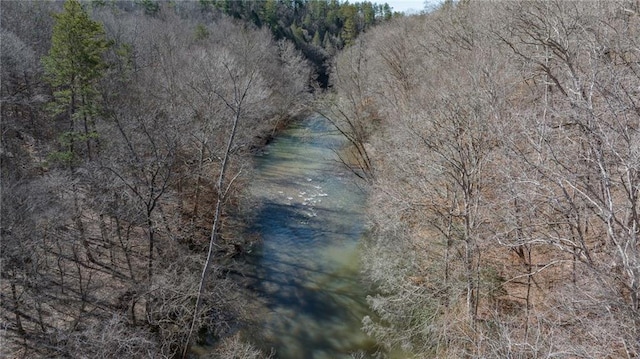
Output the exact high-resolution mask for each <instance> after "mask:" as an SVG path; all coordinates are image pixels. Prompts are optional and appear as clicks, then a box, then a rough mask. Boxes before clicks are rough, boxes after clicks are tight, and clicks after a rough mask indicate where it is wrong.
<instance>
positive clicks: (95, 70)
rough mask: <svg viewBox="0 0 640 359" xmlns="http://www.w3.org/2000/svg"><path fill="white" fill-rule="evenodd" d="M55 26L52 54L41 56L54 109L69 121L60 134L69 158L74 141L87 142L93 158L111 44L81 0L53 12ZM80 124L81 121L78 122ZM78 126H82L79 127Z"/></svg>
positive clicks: (70, 1)
mask: <svg viewBox="0 0 640 359" xmlns="http://www.w3.org/2000/svg"><path fill="white" fill-rule="evenodd" d="M54 18H55V21H56V23H55V25H54V28H53V34H52V38H51V49H50V50H49V54H48V55H46V56H44V57H43V58H42V63H43V65H44V69H45V72H46V74H47V80H48V82H49V84H50V85H51V86H52V87H53V89H54V92H53V97H54V99H53V101H52V103H51V110H52V113H53V114H54V115H63V116H64V118H65V119H66V120H67V121H68V131H66V132H64V133H63V134H62V136H61V142H62V144H63V145H64V146H65V147H66V148H65V149H64V151H63V152H61V153H62V154H63V155H64V157H65V158H66V159H67V160H71V159H73V157H75V155H76V153H75V150H77V149H74V143H75V142H77V141H84V142H85V143H86V149H87V156H88V157H89V158H91V139H92V138H95V137H96V135H97V134H96V133H95V130H94V125H93V121H95V118H96V116H97V113H98V107H99V106H98V101H99V97H100V95H99V92H98V91H97V89H96V85H97V83H98V81H99V80H100V79H101V78H102V77H103V76H104V70H105V69H106V67H107V64H106V62H105V61H104V59H103V54H104V52H105V51H106V50H107V48H108V47H109V45H110V43H109V42H108V41H107V40H106V39H105V32H104V29H103V27H102V24H100V23H99V22H96V21H94V20H92V19H91V18H90V17H89V14H87V12H86V11H85V10H84V9H83V7H82V5H81V4H80V2H79V1H78V0H67V2H65V4H64V10H63V11H62V12H61V13H59V14H55V15H54ZM78 123H80V124H78ZM79 125H81V126H82V128H80V129H78V127H79Z"/></svg>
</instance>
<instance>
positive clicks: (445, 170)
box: [331, 0, 640, 358]
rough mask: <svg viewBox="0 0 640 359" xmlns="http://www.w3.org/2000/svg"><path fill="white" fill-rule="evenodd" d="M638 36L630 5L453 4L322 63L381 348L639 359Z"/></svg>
mask: <svg viewBox="0 0 640 359" xmlns="http://www.w3.org/2000/svg"><path fill="white" fill-rule="evenodd" d="M638 39H640V8H638V4H637V3H634V2H630V1H586V2H575V1H553V0H552V1H526V2H487V1H457V2H445V3H444V4H443V5H442V6H441V8H439V9H438V10H437V11H433V12H431V13H428V14H423V15H420V16H411V17H404V18H397V19H394V20H392V21H390V22H387V23H385V24H382V25H380V26H377V27H375V28H373V29H372V30H371V31H369V32H367V33H365V34H363V35H362V36H360V37H359V38H358V39H357V41H356V43H355V44H354V45H353V46H351V47H349V48H347V49H345V50H344V51H342V52H341V53H340V54H339V55H338V56H337V58H336V61H335V65H334V73H333V74H332V76H331V79H332V81H333V83H332V88H333V89H334V90H335V92H336V95H335V96H336V99H337V100H336V101H335V108H334V112H336V113H338V114H340V116H338V117H336V121H337V124H338V126H340V127H341V128H342V129H344V130H345V131H346V132H347V134H348V137H349V138H350V139H353V141H356V142H357V147H358V148H360V149H362V150H363V151H360V152H358V154H359V155H360V156H361V158H360V159H359V161H356V162H361V163H365V164H366V167H365V166H363V169H367V175H366V178H367V181H368V182H369V183H370V200H369V204H368V217H369V220H370V222H371V235H370V236H368V238H367V239H366V240H365V242H364V243H363V247H364V248H365V254H364V258H363V265H364V276H365V277H366V278H367V280H368V281H369V282H370V284H371V286H372V288H373V289H374V292H375V293H377V294H375V295H372V296H370V297H369V305H370V307H371V308H372V310H373V311H374V312H375V314H376V318H365V319H364V321H363V325H364V330H365V331H366V332H367V333H369V334H370V335H372V336H373V337H374V338H376V339H377V340H378V342H379V343H380V345H384V346H385V347H387V348H388V349H390V350H394V349H396V350H405V351H406V352H407V357H416V358H551V357H558V358H633V357H637V356H638V355H640V341H638V333H640V301H639V299H638V298H639V295H640V243H639V241H638V240H639V239H640V238H639V235H640V231H639V229H640V216H639V213H640V212H639V210H640V207H639V206H640V200H639V198H640V152H639V151H638V145H639V144H640V111H638V109H639V107H638V99H639V98H640V92H639V90H638V89H640V76H639V74H640V67H639V64H640V52H638V49H639V48H640V43H639V42H638ZM409 353H411V354H409Z"/></svg>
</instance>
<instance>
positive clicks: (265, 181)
mask: <svg viewBox="0 0 640 359" xmlns="http://www.w3.org/2000/svg"><path fill="white" fill-rule="evenodd" d="M344 145H345V140H344V138H343V137H342V136H340V135H339V134H338V133H337V132H336V131H335V129H333V128H332V126H331V124H330V123H329V122H328V121H327V120H326V119H325V118H323V117H322V116H320V115H314V116H311V117H309V118H307V119H306V120H304V121H302V122H301V123H299V124H297V125H294V126H292V127H290V128H289V129H288V130H286V131H285V132H284V133H282V134H281V135H279V136H278V137H277V138H276V139H275V140H274V141H273V142H272V143H271V144H270V145H269V146H267V148H266V151H265V153H264V154H262V155H261V156H259V157H258V158H257V159H256V161H257V171H256V176H255V177H254V178H253V179H252V182H251V185H250V193H251V196H252V197H253V198H254V199H255V200H256V201H257V202H258V203H259V204H260V205H259V209H258V213H257V216H256V220H255V223H254V224H253V228H252V230H253V231H254V232H255V233H259V234H260V236H261V239H262V242H261V244H260V246H258V247H257V248H255V249H254V250H253V252H252V253H251V255H250V256H249V264H250V267H251V271H250V272H251V274H250V277H252V278H254V281H253V284H252V285H251V288H252V289H253V290H254V291H256V293H257V294H258V295H259V296H260V297H261V298H262V299H263V302H264V309H265V310H264V311H258V313H259V314H258V313H257V318H256V321H255V323H254V325H252V326H251V328H247V329H245V330H244V335H243V336H244V337H245V338H246V339H249V340H250V341H253V343H254V345H256V346H258V347H260V348H262V349H263V350H266V351H267V352H269V351H270V350H271V349H274V350H275V352H276V355H275V358H280V359H289V358H295V359H301V358H304V359H312V358H313V359H320V358H332V359H335V358H350V357H351V356H350V354H351V353H355V352H368V353H371V352H372V351H373V350H374V349H373V348H374V346H375V345H374V344H375V343H374V342H372V341H371V339H370V338H368V337H367V336H366V335H365V334H364V333H362V331H361V330H360V327H361V320H362V317H363V316H365V315H367V314H368V310H367V306H366V302H365V298H366V292H365V290H364V288H363V287H362V286H361V285H360V283H359V281H358V273H359V269H358V241H359V239H360V237H361V236H362V235H363V230H364V224H363V213H362V209H363V206H364V201H365V193H364V192H363V191H362V190H361V189H360V188H359V187H358V186H357V182H356V179H355V176H354V175H353V174H352V173H350V172H349V171H348V170H346V169H345V168H344V167H343V166H342V165H341V164H340V163H339V162H338V161H337V155H336V154H335V152H334V151H335V150H336V149H339V148H340V147H342V146H344Z"/></svg>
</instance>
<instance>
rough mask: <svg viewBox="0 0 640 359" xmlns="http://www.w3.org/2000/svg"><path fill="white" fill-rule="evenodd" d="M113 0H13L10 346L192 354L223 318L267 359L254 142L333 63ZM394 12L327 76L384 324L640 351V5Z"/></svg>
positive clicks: (535, 354) (4, 36) (508, 351)
mask: <svg viewBox="0 0 640 359" xmlns="http://www.w3.org/2000/svg"><path fill="white" fill-rule="evenodd" d="M106 3H107V2H101V1H94V2H83V4H84V5H83V6H84V7H83V8H82V9H83V10H82V11H80V10H78V9H80V8H79V7H75V8H74V7H73V6H74V4H77V2H76V1H74V0H69V1H67V2H66V3H65V5H64V7H63V3H62V2H53V1H51V2H50V1H2V2H1V3H0V10H1V13H0V19H1V29H0V31H1V33H0V35H1V42H0V46H1V48H0V55H1V80H2V81H1V84H0V96H1V101H2V102H1V112H0V116H1V134H2V143H1V146H0V158H1V167H0V169H1V171H2V173H1V178H2V204H1V205H2V208H1V210H2V218H1V221H2V223H1V228H0V230H1V236H2V238H1V241H0V243H1V251H2V253H1V254H2V278H1V282H0V288H1V295H2V297H1V303H2V305H1V310H2V311H1V314H2V327H0V336H1V342H0V356H2V357H15V358H35V357H89V358H144V357H148V358H176V357H181V356H182V355H183V353H185V349H186V348H187V347H189V346H190V345H191V344H193V343H197V342H198V340H199V339H198V338H202V337H203V336H202V335H200V334H205V332H207V333H209V335H210V336H214V337H218V338H225V339H224V340H222V341H221V342H220V343H219V344H220V345H219V346H218V348H217V351H215V352H212V353H210V354H209V356H210V357H221V358H257V357H260V356H261V353H259V352H258V351H257V350H256V349H255V348H253V347H251V345H250V344H249V343H243V342H242V341H241V340H240V338H238V337H237V336H233V335H231V333H233V326H234V325H235V323H238V322H239V321H241V320H242V318H246V317H248V316H251V315H252V313H251V310H252V308H251V306H250V305H249V303H248V302H246V301H245V296H244V293H243V289H242V286H241V285H239V284H238V283H237V282H234V281H233V280H230V279H229V278H228V276H227V275H226V274H225V273H226V272H227V271H228V270H229V263H231V262H232V261H231V260H230V258H233V257H234V256H235V255H237V254H239V253H240V252H242V251H243V250H244V248H246V246H247V245H248V244H249V242H250V241H252V240H253V239H252V238H250V237H247V236H238V235H237V233H239V232H238V230H237V229H238V228H241V227H242V223H241V222H242V213H244V211H243V209H244V208H246V206H247V205H249V204H248V203H246V200H245V198H244V197H243V195H242V187H243V183H244V182H245V181H247V180H248V179H249V178H250V173H251V163H250V158H251V152H252V149H254V148H255V147H256V146H257V147H259V146H262V145H264V143H265V141H266V137H267V136H268V135H269V134H271V133H274V132H275V131H277V130H278V128H281V126H283V125H285V124H286V123H288V122H289V121H290V120H291V119H292V118H295V117H296V116H298V115H300V114H301V113H303V112H304V105H305V103H309V102H310V100H311V94H310V91H309V90H310V88H309V86H310V83H311V79H312V78H313V75H312V69H311V67H310V66H309V64H308V62H307V61H306V60H305V59H304V58H303V57H302V56H301V55H300V54H299V53H298V52H297V51H296V50H295V48H294V45H293V43H291V42H288V41H286V40H281V41H276V40H274V37H273V33H270V32H269V29H267V28H262V29H260V28H259V27H258V26H254V25H251V24H248V23H247V22H246V21H244V22H243V21H239V20H237V19H231V18H230V17H228V16H226V15H224V13H222V12H203V11H201V10H202V9H201V8H199V3H198V2H195V1H193V2H175V3H174V2H154V1H144V0H143V1H139V2H133V1H132V2H117V3H118V6H107V5H105V4H106ZM201 3H202V4H205V5H207V4H208V5H211V4H209V3H208V2H206V1H204V2H201ZM313 3H314V4H315V5H318V4H319V2H317V1H315V2H313ZM176 4H177V5H176ZM156 5H157V6H158V7H156ZM208 5H207V6H208ZM315 5H314V6H315ZM67 6H68V7H67ZM318 7H319V5H318ZM347 7H348V8H349V9H350V12H349V13H350V14H351V15H353V16H357V8H355V7H349V6H347ZM347 7H345V8H347ZM370 8H372V9H373V7H370ZM249 10H250V9H249ZM64 13H66V14H72V13H73V14H75V15H74V16H67V17H65V16H64V15H56V16H52V14H64ZM83 14H85V15H86V16H85V15H83ZM272 15H273V14H272ZM388 15H389V16H386V20H388V21H386V22H383V23H376V24H375V26H373V25H371V27H367V28H366V29H367V31H366V32H365V33H362V34H360V35H359V36H358V37H354V36H355V35H354V34H353V33H352V32H348V33H347V35H349V36H350V37H348V39H349V41H348V42H345V46H347V47H346V48H345V49H343V50H341V51H339V52H337V54H336V56H335V58H334V59H333V62H332V64H331V65H330V66H328V67H327V68H330V69H331V71H332V73H331V76H330V88H329V90H328V91H327V94H326V98H327V103H328V105H327V106H326V109H327V115H328V116H329V117H330V119H331V120H332V121H333V122H334V124H335V125H336V126H337V127H338V129H339V130H340V131H341V132H343V133H344V134H345V135H346V136H347V138H348V140H349V141H350V144H351V146H350V147H349V150H350V151H351V152H350V153H348V154H343V160H344V162H345V164H346V165H348V166H350V167H351V168H352V170H353V171H354V172H355V173H357V174H358V175H359V176H360V177H361V179H362V180H363V181H364V183H366V184H365V186H366V187H367V188H368V189H369V203H368V208H367V211H368V218H369V221H370V231H369V233H368V235H367V238H365V239H363V243H362V248H363V258H362V266H363V275H364V277H365V280H366V281H367V283H369V284H370V286H371V291H372V293H375V294H372V295H371V296H370V297H369V298H368V303H369V305H370V307H371V309H372V311H373V314H372V315H371V316H368V317H365V318H364V319H363V330H365V331H366V332H367V333H368V334H370V335H371V336H373V337H375V338H376V340H377V341H378V342H379V343H380V344H381V345H382V346H384V347H386V348H388V349H390V351H393V352H398V351H401V352H404V353H406V357H416V358H637V357H638V356H640V244H639V243H638V241H639V236H640V199H639V197H640V4H639V3H638V2H637V1H619V0H598V1H563V0H550V1H513V2H509V1H473V0H461V1H456V2H453V1H445V2H444V4H442V5H441V6H440V7H439V8H438V9H434V10H433V11H431V12H430V13H427V14H423V15H419V16H409V17H402V16H393V17H392V16H391V15H390V13H389V14H388ZM274 16H275V15H274ZM274 16H271V17H270V19H271V20H273V21H274V22H277V21H276V20H277V17H274ZM310 19H311V17H310ZM336 19H337V18H336ZM336 21H338V20H336ZM338 22H339V21H338ZM345 23H346V21H345ZM60 24H68V25H69V26H66V27H65V26H62V25H60ZM371 24H373V22H371ZM280 25H282V24H279V26H280ZM307 25H309V24H307ZM351 25H352V26H355V23H352V24H351ZM281 27H282V26H281ZM76 28H82V29H83V30H82V31H80V32H78V33H80V34H82V33H91V34H92V35H91V37H90V38H87V37H83V36H81V35H80V36H79V37H78V40H77V41H78V42H71V43H70V40H69V39H72V37H70V36H62V35H61V34H70V33H74V31H75V29H76ZM311 28H313V27H312V26H309V27H307V28H304V29H311ZM283 29H284V28H283ZM296 29H297V32H295V34H298V35H299V36H298V38H300V39H303V40H304V39H306V37H309V38H311V36H310V32H309V31H306V33H305V32H304V31H302V30H301V29H302V28H300V29H298V28H296ZM363 29H364V27H363ZM281 30H282V29H281ZM285 30H286V29H284V30H282V31H285ZM361 30H362V29H361ZM286 31H288V30H286ZM317 31H319V30H317ZM354 31H355V30H354ZM343 32H344V31H343ZM307 35H309V36H307ZM352 35H353V36H352ZM305 36H306V37H305ZM332 36H333V35H332ZM313 38H314V39H313V40H312V41H313V43H314V44H315V45H314V46H316V45H317V46H318V48H320V46H322V43H323V41H321V39H320V36H319V35H318V36H317V39H315V38H316V36H315V35H314V36H313ZM327 38H328V39H329V40H330V39H331V37H327ZM316 40H317V41H316ZM300 41H302V40H300ZM329 42H330V41H328V40H327V43H329ZM65 43H66V45H67V46H68V45H72V46H75V47H76V48H77V47H78V46H80V48H83V49H86V51H85V52H83V53H82V54H81V56H80V57H77V58H74V57H73V56H68V54H66V55H65V52H64V51H65ZM78 43H81V45H78ZM332 49H333V50H335V51H338V49H337V48H334V47H332ZM318 51H320V50H318ZM335 51H334V52H335ZM309 52H311V51H310V50H309ZM323 56H324V55H323ZM327 56H328V55H327ZM71 59H74V60H73V61H72V60H71ZM63 60H64V61H63ZM67 60H68V61H67ZM74 61H75V62H74ZM323 66H324V65H323ZM221 205H222V206H221ZM215 208H217V209H218V210H214V209H215ZM214 222H215V223H216V225H214V226H213V230H212V225H213V223H214ZM231 229H233V230H231ZM213 234H215V235H216V236H213ZM214 239H215V241H214ZM210 241H211V243H213V246H212V247H211V251H210V253H211V256H210V257H209V258H207V250H208V248H209V245H210ZM205 261H206V262H208V263H207V264H206V265H205ZM207 267H208V268H209V272H210V273H209V278H212V280H209V281H203V280H202V279H203V277H204V276H203V274H202V271H203V268H207ZM201 282H203V283H205V284H206V285H205V287H202V286H201V285H200V284H201ZM196 303H197V304H196ZM192 328H193V329H195V331H194V333H195V334H194V335H193V336H192V335H191V334H190V330H191V329H192Z"/></svg>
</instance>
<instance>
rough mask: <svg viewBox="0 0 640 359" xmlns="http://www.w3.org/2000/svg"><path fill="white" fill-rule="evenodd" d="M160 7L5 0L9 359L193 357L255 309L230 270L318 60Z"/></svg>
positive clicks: (238, 27) (213, 18) (231, 25)
mask: <svg viewBox="0 0 640 359" xmlns="http://www.w3.org/2000/svg"><path fill="white" fill-rule="evenodd" d="M153 4H154V3H149V2H145V1H143V2H118V3H113V2H82V3H80V2H77V1H74V0H69V1H66V2H64V3H62V2H48V1H3V2H2V3H1V7H2V12H1V16H2V19H1V20H2V30H1V31H2V42H1V45H2V48H1V56H2V86H1V98H2V110H1V118H2V146H1V148H0V149H1V153H0V155H1V159H2V162H1V170H2V228H1V230H2V241H1V244H2V281H1V286H2V291H1V293H2V322H3V323H4V324H3V326H2V329H1V331H2V332H1V333H0V335H1V336H2V344H1V345H0V348H1V349H0V353H1V354H0V356H2V357H20V358H35V357H90V358H96V357H101V358H143V357H150V358H161V357H180V356H181V355H182V353H183V349H184V348H185V347H187V345H188V344H189V343H195V342H198V340H200V339H202V338H203V336H202V337H200V336H199V335H198V333H199V334H207V335H208V336H209V337H212V338H222V337H225V335H226V334H228V333H230V329H231V326H232V325H234V323H238V322H239V321H241V320H242V318H243V317H244V316H245V315H246V312H245V311H250V310H251V309H250V308H249V307H247V306H246V305H245V303H244V300H243V295H242V289H241V288H240V287H239V286H238V285H237V283H235V282H234V281H232V280H230V279H229V278H228V277H227V276H226V274H225V273H226V272H227V271H228V269H229V268H228V266H229V265H230V264H229V263H232V261H230V260H229V259H230V258H232V257H233V256H234V255H237V254H238V253H239V252H242V251H243V250H244V249H245V248H246V246H247V245H248V244H249V243H248V241H249V239H247V238H244V237H243V238H238V236H233V235H231V233H237V231H235V229H237V228H239V225H238V223H236V222H234V220H235V221H238V220H239V219H240V217H239V216H237V215H235V214H237V213H238V212H240V210H241V209H242V206H243V205H244V199H243V197H242V196H241V191H240V190H241V188H242V182H243V181H245V180H246V178H247V176H248V175H249V173H250V171H251V166H250V163H249V161H250V156H251V151H252V148H253V147H255V146H262V145H264V143H265V142H266V140H267V137H268V136H270V135H271V134H272V133H273V132H274V131H275V130H277V129H278V128H279V127H280V126H282V125H283V124H284V123H286V122H288V121H290V120H291V118H293V117H295V116H297V115H300V114H301V113H302V112H303V111H304V110H305V102H308V101H309V99H310V88H311V87H312V86H313V83H312V71H311V67H310V66H309V65H308V62H307V61H306V60H305V59H304V58H303V57H302V55H301V54H299V53H298V51H297V50H296V49H295V47H294V45H293V44H292V43H291V42H288V41H286V40H282V41H276V40H274V38H273V36H272V34H271V33H270V31H269V30H268V29H266V28H264V29H258V28H257V27H255V26H253V25H250V24H247V23H244V22H240V21H237V20H233V19H231V18H229V17H227V16H226V15H224V14H222V13H220V12H217V13H207V14H203V13H201V12H200V10H199V9H198V8H197V6H195V5H197V3H188V2H187V3H183V4H182V5H183V6H177V7H171V6H170V5H171V4H170V3H162V4H160V5H158V4H157V3H155V4H156V5H158V6H159V7H158V8H157V10H158V11H157V12H152V11H150V9H151V10H153V9H154V7H153V6H152V5H153ZM192 5H193V6H192ZM236 124H237V127H236ZM223 163H226V165H225V166H226V169H227V170H226V176H219V173H221V169H222V167H223ZM217 179H220V180H219V181H218V180H217ZM218 200H220V202H221V203H223V204H224V209H223V210H222V211H221V213H220V217H221V218H222V221H221V223H222V224H221V226H220V225H219V226H218V227H214V228H215V230H214V231H213V232H216V234H218V232H219V235H218V236H217V237H216V241H215V243H214V247H213V249H214V250H213V258H212V263H211V265H210V272H211V274H210V275H209V278H213V279H212V280H209V281H206V280H203V282H204V283H205V284H206V286H205V288H204V289H205V290H202V291H199V289H198V286H199V281H200V280H201V272H202V268H203V264H204V261H205V257H206V253H207V250H206V249H207V246H208V244H209V238H210V236H211V237H213V236H212V235H211V228H212V222H213V221H214V215H215V213H214V212H215V210H214V208H215V203H216V202H218ZM216 218H217V217H216ZM218 228H220V229H218ZM229 228H234V231H230V230H229ZM199 292H200V293H202V295H203V296H202V300H201V304H200V305H199V306H198V310H197V311H196V312H195V313H194V308H195V306H194V304H195V302H196V297H197V296H198V293H199ZM192 318H193V319H194V320H195V326H194V328H195V333H196V335H194V336H193V337H192V338H193V339H192V340H189V336H188V330H189V328H190V326H191V320H192ZM228 339H229V342H228V343H224V342H223V343H222V346H221V347H220V348H221V349H220V350H222V351H224V353H226V354H224V356H226V357H232V356H233V352H234V350H242V351H243V352H245V353H249V352H251V350H250V348H247V347H246V345H245V344H243V343H241V342H239V341H238V340H237V338H228ZM212 355H213V354H212ZM254 357H255V356H254Z"/></svg>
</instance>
